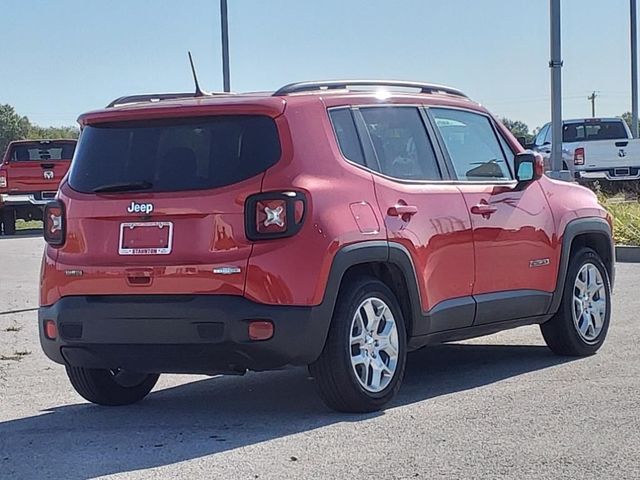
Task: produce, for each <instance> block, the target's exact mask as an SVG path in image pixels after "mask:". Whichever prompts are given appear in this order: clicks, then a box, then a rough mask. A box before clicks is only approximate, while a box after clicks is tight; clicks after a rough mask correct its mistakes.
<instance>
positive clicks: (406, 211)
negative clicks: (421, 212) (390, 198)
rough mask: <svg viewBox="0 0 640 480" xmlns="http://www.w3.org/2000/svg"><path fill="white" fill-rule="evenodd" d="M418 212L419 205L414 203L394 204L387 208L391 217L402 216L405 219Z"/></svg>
mask: <svg viewBox="0 0 640 480" xmlns="http://www.w3.org/2000/svg"><path fill="white" fill-rule="evenodd" d="M416 213H418V207H416V206H414V205H394V206H393V207H389V210H387V215H389V216H390V217H402V218H403V220H404V219H405V217H411V216H412V215H415V214H416Z"/></svg>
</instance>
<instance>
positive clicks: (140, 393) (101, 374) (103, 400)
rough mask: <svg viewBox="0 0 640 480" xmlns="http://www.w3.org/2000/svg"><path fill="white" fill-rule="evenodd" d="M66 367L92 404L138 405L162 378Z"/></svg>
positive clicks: (78, 387) (69, 374) (74, 385)
mask: <svg viewBox="0 0 640 480" xmlns="http://www.w3.org/2000/svg"><path fill="white" fill-rule="evenodd" d="M66 368H67V376H68V377H69V380H70V381H71V385H73V388H75V390H76V392H78V393H79V394H80V395H81V396H82V397H83V398H84V399H86V400H88V401H90V402H92V403H97V404H98V405H107V406H119V405H130V404H132V403H136V402H139V401H140V400H142V399H143V398H144V397H146V396H147V394H148V393H149V392H150V391H151V390H152V389H153V387H154V386H155V384H156V382H157V381H158V378H159V376H160V375H157V374H145V373H133V372H128V371H122V370H118V371H114V370H102V369H93V368H82V367H69V366H68V367H66Z"/></svg>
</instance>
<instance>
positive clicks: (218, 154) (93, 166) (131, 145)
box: [69, 115, 280, 193]
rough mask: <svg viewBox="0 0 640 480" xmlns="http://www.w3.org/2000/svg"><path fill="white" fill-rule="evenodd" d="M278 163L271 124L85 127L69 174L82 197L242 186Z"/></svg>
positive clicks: (208, 120) (256, 120)
mask: <svg viewBox="0 0 640 480" xmlns="http://www.w3.org/2000/svg"><path fill="white" fill-rule="evenodd" d="M279 158H280V141H279V137H278V132H277V128H276V125H275V122H274V121H273V119H272V118H270V117H266V116H261V115H241V116H218V117H203V118H187V119H171V120H161V121H150V120H147V121H136V122H126V123H110V124H101V125H93V126H87V127H85V129H84V131H83V132H82V136H81V139H80V142H79V144H78V152H77V154H76V158H75V159H74V162H73V165H72V167H71V172H70V174H69V185H70V186H71V187H72V188H73V189H75V190H77V191H80V192H86V193H88V192H131V191H136V190H145V191H148V192H149V191H151V192H169V191H181V190H201V189H208V188H215V187H221V186H225V185H230V184H233V183H237V182H240V181H242V180H245V179H247V178H250V177H253V176H255V175H257V174H258V173H261V172H264V171H265V170H266V169H267V168H269V167H271V166H272V165H274V164H275V163H276V162H277V161H278V159H279Z"/></svg>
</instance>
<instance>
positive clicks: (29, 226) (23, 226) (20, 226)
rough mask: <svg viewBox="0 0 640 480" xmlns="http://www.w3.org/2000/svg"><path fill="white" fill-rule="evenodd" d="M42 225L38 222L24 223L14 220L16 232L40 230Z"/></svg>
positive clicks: (23, 221)
mask: <svg viewBox="0 0 640 480" xmlns="http://www.w3.org/2000/svg"><path fill="white" fill-rule="evenodd" d="M42 228H43V225H42V222H41V221H40V220H30V221H28V222H27V221H25V220H21V219H18V220H16V230H42Z"/></svg>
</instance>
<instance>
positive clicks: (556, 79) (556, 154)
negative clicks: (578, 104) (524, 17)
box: [549, 0, 562, 178]
mask: <svg viewBox="0 0 640 480" xmlns="http://www.w3.org/2000/svg"><path fill="white" fill-rule="evenodd" d="M549 6H550V9H549V10H550V14H551V18H550V20H551V22H550V23H551V61H550V62H549V68H551V132H552V133H551V136H552V137H551V138H552V142H551V144H552V145H551V174H552V176H553V177H554V178H560V177H561V175H560V170H562V48H561V41H560V34H561V32H560V27H561V22H560V0H550V5H549Z"/></svg>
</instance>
